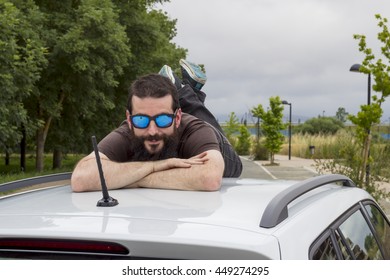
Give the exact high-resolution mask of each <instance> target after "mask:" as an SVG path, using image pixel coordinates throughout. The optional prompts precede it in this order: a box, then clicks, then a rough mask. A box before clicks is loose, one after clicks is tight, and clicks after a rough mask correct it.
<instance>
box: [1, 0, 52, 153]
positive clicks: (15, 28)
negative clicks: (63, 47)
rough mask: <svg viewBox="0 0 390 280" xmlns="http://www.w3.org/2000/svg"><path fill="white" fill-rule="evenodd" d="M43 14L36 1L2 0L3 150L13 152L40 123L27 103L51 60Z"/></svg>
mask: <svg viewBox="0 0 390 280" xmlns="http://www.w3.org/2000/svg"><path fill="white" fill-rule="evenodd" d="M42 19H43V15H42V13H41V12H40V11H39V10H38V9H37V7H36V6H35V5H34V3H33V2H32V1H21V5H20V7H19V8H18V7H17V6H15V5H14V4H13V3H11V2H9V1H5V0H0V100H1V102H0V146H3V148H5V150H6V153H7V152H9V151H10V148H13V147H14V146H15V145H16V144H17V143H18V142H19V141H20V140H21V138H22V136H23V135H24V134H31V133H32V132H33V131H34V130H35V128H36V127H37V125H38V123H37V121H36V120H32V119H31V118H30V115H29V114H28V112H27V110H26V109H25V107H24V106H23V100H25V98H27V97H28V96H30V95H31V94H32V93H33V92H35V91H36V90H37V88H36V82H37V80H38V79H39V78H40V75H41V72H42V69H43V67H45V65H46V63H47V60H46V57H45V54H46V49H45V48H44V43H43V41H42V40H41V38H40V34H39V30H40V28H41V24H40V23H41V21H42Z"/></svg>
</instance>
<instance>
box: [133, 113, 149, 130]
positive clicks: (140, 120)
mask: <svg viewBox="0 0 390 280" xmlns="http://www.w3.org/2000/svg"><path fill="white" fill-rule="evenodd" d="M131 121H132V123H133V125H134V126H135V127H136V128H147V127H148V125H149V122H150V118H149V117H148V116H132V117H131Z"/></svg>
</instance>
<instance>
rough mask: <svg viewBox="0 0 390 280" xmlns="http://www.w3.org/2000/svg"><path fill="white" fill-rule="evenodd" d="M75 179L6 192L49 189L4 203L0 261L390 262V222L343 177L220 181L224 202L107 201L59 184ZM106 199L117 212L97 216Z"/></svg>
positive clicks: (131, 192)
mask: <svg viewBox="0 0 390 280" xmlns="http://www.w3.org/2000/svg"><path fill="white" fill-rule="evenodd" d="M69 178H70V174H69V173H63V174H57V175H51V176H44V177H38V178H32V179H30V180H23V181H17V182H13V183H7V184H3V185H0V192H2V191H8V190H11V189H15V188H20V187H24V186H27V185H34V184H40V183H44V182H46V183H47V182H49V183H50V185H51V186H50V187H46V188H41V189H37V190H32V191H26V192H22V193H16V194H12V195H6V196H3V197H1V198H0V225H1V226H0V258H3V259H4V258H5V259H8V258H13V259H14V258H17V259H19V258H22V259H277V260H280V259H295V260H306V259H390V224H389V220H388V219H387V217H386V215H385V214H384V213H383V211H382V210H381V208H380V207H379V206H378V204H377V203H376V202H375V201H374V199H373V198H372V197H371V196H370V195H369V194H368V193H367V192H366V191H364V190H362V189H360V188H357V187H355V185H354V183H353V182H352V181H351V180H350V179H349V178H347V177H345V176H342V175H337V174H335V175H323V176H317V177H313V178H310V179H307V180H304V181H301V182H292V181H277V180H276V181H266V180H251V179H223V184H222V187H221V189H220V191H217V192H196V191H175V190H160V189H141V188H140V189H120V190H115V191H110V192H109V196H108V192H106V191H103V194H102V193H101V192H86V193H73V192H72V191H71V187H70V186H69V185H68V184H65V185H64V184H63V183H62V184H58V183H57V182H56V181H59V180H64V179H69ZM336 183H341V185H340V184H336ZM102 196H103V199H102ZM109 198H114V199H113V202H115V201H116V200H117V201H118V202H119V203H118V204H117V205H115V204H116V203H111V204H112V205H113V206H97V204H104V203H105V202H107V201H108V199H109ZM98 202H99V203H98Z"/></svg>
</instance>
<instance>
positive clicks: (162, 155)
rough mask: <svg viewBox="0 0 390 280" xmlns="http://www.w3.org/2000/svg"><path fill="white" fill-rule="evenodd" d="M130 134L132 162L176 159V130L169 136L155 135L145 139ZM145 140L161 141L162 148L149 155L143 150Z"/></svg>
mask: <svg viewBox="0 0 390 280" xmlns="http://www.w3.org/2000/svg"><path fill="white" fill-rule="evenodd" d="M131 133H132V135H133V138H132V143H131V146H132V149H131V150H132V151H133V152H134V154H133V157H132V161H154V160H163V159H167V158H177V157H178V153H177V148H178V143H179V136H178V133H177V129H176V128H175V130H174V133H173V134H172V135H170V136H167V135H155V136H147V137H138V136H135V135H134V132H133V131H131ZM145 140H163V142H164V146H163V148H162V149H161V151H159V152H156V153H153V154H151V153H149V152H148V151H147V150H146V149H145V146H144V141H145Z"/></svg>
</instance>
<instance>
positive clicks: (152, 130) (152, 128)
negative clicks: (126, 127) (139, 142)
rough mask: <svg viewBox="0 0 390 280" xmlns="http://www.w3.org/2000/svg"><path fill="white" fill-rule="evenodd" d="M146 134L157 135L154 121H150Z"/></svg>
mask: <svg viewBox="0 0 390 280" xmlns="http://www.w3.org/2000/svg"><path fill="white" fill-rule="evenodd" d="M148 133H149V135H156V134H157V133H158V127H157V125H156V123H155V122H154V120H151V121H150V124H149V127H148Z"/></svg>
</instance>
